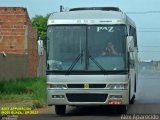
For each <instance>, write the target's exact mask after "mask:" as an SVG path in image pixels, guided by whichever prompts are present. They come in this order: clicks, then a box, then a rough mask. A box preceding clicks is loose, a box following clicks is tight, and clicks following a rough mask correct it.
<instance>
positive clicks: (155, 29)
mask: <svg viewBox="0 0 160 120" xmlns="http://www.w3.org/2000/svg"><path fill="white" fill-rule="evenodd" d="M137 29H145V30H146V29H151V30H153V29H155V30H157V29H158V30H159V29H160V28H159V27H139V28H137Z"/></svg>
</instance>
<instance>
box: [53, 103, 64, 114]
mask: <svg viewBox="0 0 160 120" xmlns="http://www.w3.org/2000/svg"><path fill="white" fill-rule="evenodd" d="M55 112H56V114H57V115H65V112H66V105H55Z"/></svg>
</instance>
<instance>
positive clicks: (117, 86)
mask: <svg viewBox="0 0 160 120" xmlns="http://www.w3.org/2000/svg"><path fill="white" fill-rule="evenodd" d="M127 88H128V84H127V83H118V84H112V83H111V84H108V85H107V89H127Z"/></svg>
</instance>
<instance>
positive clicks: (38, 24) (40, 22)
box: [31, 14, 49, 40]
mask: <svg viewBox="0 0 160 120" xmlns="http://www.w3.org/2000/svg"><path fill="white" fill-rule="evenodd" d="M48 17H49V14H48V15H46V16H42V15H35V17H33V18H32V19H31V21H32V26H33V27H35V28H37V30H38V37H40V38H41V39H42V40H45V39H46V35H47V20H48Z"/></svg>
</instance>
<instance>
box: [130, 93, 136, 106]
mask: <svg viewBox="0 0 160 120" xmlns="http://www.w3.org/2000/svg"><path fill="white" fill-rule="evenodd" d="M134 102H135V95H133V97H132V99H131V100H130V101H129V104H134Z"/></svg>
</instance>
